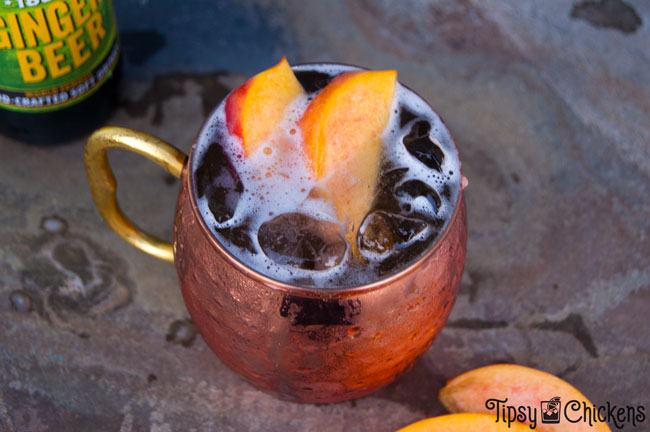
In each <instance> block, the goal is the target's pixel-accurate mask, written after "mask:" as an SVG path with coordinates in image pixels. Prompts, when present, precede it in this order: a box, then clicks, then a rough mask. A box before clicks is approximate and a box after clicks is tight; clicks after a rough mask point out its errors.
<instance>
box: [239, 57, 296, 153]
mask: <svg viewBox="0 0 650 432" xmlns="http://www.w3.org/2000/svg"><path fill="white" fill-rule="evenodd" d="M302 92H303V89H302V86H301V85H300V83H299V82H298V79H297V78H296V76H295V75H294V74H293V71H292V70H291V66H289V63H288V62H287V59H286V58H284V57H283V58H282V60H281V61H280V63H278V64H277V65H275V66H273V67H272V68H270V69H267V70H265V71H264V72H260V73H259V74H257V75H255V76H254V77H252V78H250V79H249V80H248V81H246V82H245V83H244V84H242V85H241V86H239V87H238V88H237V89H236V90H234V91H233V92H232V93H231V94H230V96H228V100H226V126H227V127H228V132H230V133H231V134H233V135H237V136H238V137H240V138H241V140H242V144H243V146H244V151H245V152H246V155H247V156H248V155H250V154H251V153H253V152H254V151H255V150H256V149H257V147H258V146H259V145H260V143H261V142H262V141H264V140H265V139H266V138H268V136H269V135H270V134H271V133H272V132H273V131H274V130H275V129H276V128H277V127H278V125H279V124H280V122H281V121H282V119H283V117H284V112H285V110H286V109H287V106H288V105H289V103H290V102H291V101H292V100H294V99H295V98H296V96H298V95H299V94H300V93H302Z"/></svg>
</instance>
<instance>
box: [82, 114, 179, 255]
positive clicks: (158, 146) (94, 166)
mask: <svg viewBox="0 0 650 432" xmlns="http://www.w3.org/2000/svg"><path fill="white" fill-rule="evenodd" d="M110 148H120V149H124V150H128V151H132V152H134V153H137V154H139V155H142V156H144V157H146V158H147V159H150V160H152V161H153V162H155V163H157V164H158V165H160V166H161V167H163V168H164V169H165V171H167V172H168V173H170V174H171V175H173V176H175V177H177V178H180V176H181V173H182V172H183V167H184V166H185V163H186V162H187V155H186V154H185V153H183V152H182V151H180V150H179V149H177V148H176V147H174V146H173V145H171V144H169V143H167V142H165V141H163V140H161V139H159V138H156V137H155V136H153V135H149V134H147V133H144V132H140V131H136V130H133V129H128V128H121V127H105V128H101V129H98V130H96V131H95V132H93V134H92V135H91V136H90V138H88V141H87V142H86V149H85V152H84V159H85V162H86V174H87V175H88V183H89V184H90V191H91V192H92V194H93V198H94V200H95V205H96V206H97V209H99V213H101V215H102V216H103V217H104V220H105V221H106V223H108V226H110V227H111V228H113V230H114V231H115V232H116V233H118V234H119V235H120V236H121V237H122V238H123V239H124V240H126V241H127V242H129V243H131V244H132V245H133V246H135V247H137V248H138V249H140V250H142V251H144V252H146V253H148V254H151V255H153V256H155V257H157V258H160V259H162V260H165V261H170V262H173V261H174V247H173V245H172V244H171V243H169V242H166V241H164V240H161V239H159V238H158V237H156V236H153V235H151V234H147V233H146V232H144V231H142V230H141V229H140V228H138V227H137V226H136V225H135V224H134V223H133V222H131V220H130V219H129V218H128V217H127V216H126V215H125V214H124V213H123V212H122V209H121V208H120V205H119V204H118V202H117V196H116V190H117V182H116V181H115V175H113V170H112V169H111V166H110V164H109V163H108V158H107V157H106V151H107V150H108V149H110Z"/></svg>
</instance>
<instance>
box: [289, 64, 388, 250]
mask: <svg viewBox="0 0 650 432" xmlns="http://www.w3.org/2000/svg"><path fill="white" fill-rule="evenodd" d="M396 83H397V71H394V70H389V71H368V72H366V71H354V72H346V73H343V74H341V75H338V76H336V77H335V78H334V79H333V80H332V81H331V82H330V83H329V84H328V85H327V86H326V87H325V88H324V89H323V90H322V91H321V92H320V93H319V94H318V95H317V96H316V97H315V98H314V100H313V101H312V102H311V103H310V104H309V106H308V107H307V109H306V110H305V113H304V114H303V116H302V118H301V119H300V121H299V126H300V129H301V131H302V134H303V139H304V150H305V153H306V155H307V158H308V160H309V164H310V167H311V170H312V173H313V175H314V176H315V178H316V179H317V180H324V181H325V184H326V189H327V195H328V198H329V199H331V200H332V203H333V205H334V207H335V208H336V211H337V216H338V218H339V220H341V221H342V222H344V223H345V225H346V229H345V237H346V239H347V240H348V242H349V244H350V246H351V248H352V252H353V254H356V251H357V242H356V237H357V232H358V231H359V226H360V225H361V222H362V221H363V218H364V217H365V215H366V214H367V213H368V210H369V209H370V205H371V204H372V200H373V198H374V192H375V187H376V185H377V180H378V176H379V165H380V162H381V161H380V160H381V153H382V135H383V132H384V129H386V126H387V124H388V120H389V118H390V111H391V107H392V103H393V97H394V94H395V85H396Z"/></svg>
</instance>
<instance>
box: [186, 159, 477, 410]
mask: <svg viewBox="0 0 650 432" xmlns="http://www.w3.org/2000/svg"><path fill="white" fill-rule="evenodd" d="M191 190H192V189H191V184H190V176H189V175H188V170H187V169H186V170H185V171H184V172H183V176H182V186H181V191H180V195H179V201H178V209H177V219H176V223H175V225H174V227H175V228H174V250H175V263H176V269H177V271H178V275H179V278H180V282H181V286H182V290H183V298H184V299H185V304H186V306H187V309H188V311H189V313H190V316H191V317H192V320H193V321H194V323H195V324H196V326H197V328H198V330H199V332H200V333H201V335H202V336H203V339H204V340H205V341H206V343H207V344H208V345H209V346H210V348H211V349H212V351H214V353H215V354H216V355H217V356H218V357H219V358H220V359H221V361H223V362H224V363H225V364H226V365H228V366H229V367H230V368H231V369H233V370H234V371H236V372H237V373H239V374H241V375H242V376H244V377H245V378H246V379H248V380H249V381H250V382H251V383H253V384H254V385H256V386H258V387H259V388H261V389H264V390H266V391H269V392H271V393H274V394H276V395H277V396H279V397H281V398H283V399H288V400H292V401H297V402H314V403H323V402H337V401H342V400H346V399H353V398H357V397H361V396H364V395H366V394H368V393H370V392H372V391H374V390H377V389H378V388H380V387H382V386H384V385H386V384H388V383H390V382H391V381H393V380H394V379H395V378H396V377H397V376H399V375H400V374H401V373H402V372H404V371H405V370H407V369H408V368H409V366H411V365H412V364H413V362H414V361H415V360H416V359H417V357H418V356H420V355H421V354H422V353H424V352H425V351H426V350H427V349H428V348H429V347H430V346H431V343H432V342H433V340H434V338H435V337H436V335H437V334H438V333H439V332H440V330H442V328H443V326H444V323H445V321H446V319H447V317H448V315H449V312H450V311H451V308H452V306H453V304H454V300H455V298H456V294H457V291H458V287H459V283H460V279H461V276H462V273H463V264H464V262H465V252H466V243H467V224H466V215H465V202H464V199H463V198H462V192H461V195H460V198H459V202H458V204H457V207H456V211H455V213H454V216H453V218H452V220H451V223H450V224H449V226H448V228H447V230H446V231H445V232H444V233H443V235H442V237H441V238H439V239H438V243H436V245H435V246H434V247H433V249H431V250H430V251H429V252H428V253H427V254H426V255H425V256H424V257H422V258H421V259H420V260H419V261H417V262H416V263H414V264H413V265H411V266H410V267H408V268H407V269H406V270H404V271H402V272H400V273H398V274H396V275H393V276H390V277H388V278H386V279H383V280H380V281H378V282H375V283H373V284H369V285H366V286H363V287H357V288H348V289H339V290H337V289H313V288H301V287H297V286H292V285H288V284H284V283H281V282H278V281H275V280H272V279H270V278H267V277H265V276H263V275H260V274H259V273H256V272H254V271H252V270H250V269H249V268H247V267H246V266H244V265H243V264H242V263H241V262H239V261H237V260H236V259H235V258H234V257H233V256H232V255H230V254H229V253H228V252H227V251H226V250H225V249H224V247H223V246H221V245H220V244H219V243H218V242H217V241H216V240H215V238H214V237H213V236H212V235H210V233H209V230H208V229H207V228H206V227H205V223H204V221H203V219H202V218H201V216H200V215H199V214H198V211H197V206H196V203H195V202H194V199H193V196H192V193H191Z"/></svg>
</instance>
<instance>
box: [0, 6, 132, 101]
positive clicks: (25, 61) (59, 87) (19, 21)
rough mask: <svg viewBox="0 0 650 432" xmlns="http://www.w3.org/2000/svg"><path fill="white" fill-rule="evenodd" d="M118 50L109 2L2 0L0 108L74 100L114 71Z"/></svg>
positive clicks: (0, 15)
mask: <svg viewBox="0 0 650 432" xmlns="http://www.w3.org/2000/svg"><path fill="white" fill-rule="evenodd" d="M119 49H120V47H119V41H118V38H117V29H116V25H115V16H114V14H113V6H112V3H111V0H0V107H1V108H5V109H9V110H12V111H21V112H45V111H52V110H56V109H60V108H63V107H65V106H69V105H72V104H74V103H77V102H79V101H81V100H83V99H85V98H87V97H88V96H90V95H91V94H92V93H93V92H94V91H95V90H97V89H98V88H99V87H100V86H101V85H102V84H103V83H104V81H106V80H107V79H108V78H109V77H110V76H111V75H112V73H113V69H114V68H115V64H116V63H117V59H118V56H119Z"/></svg>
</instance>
